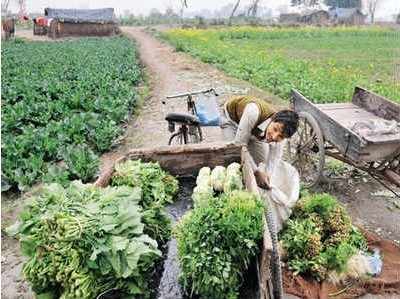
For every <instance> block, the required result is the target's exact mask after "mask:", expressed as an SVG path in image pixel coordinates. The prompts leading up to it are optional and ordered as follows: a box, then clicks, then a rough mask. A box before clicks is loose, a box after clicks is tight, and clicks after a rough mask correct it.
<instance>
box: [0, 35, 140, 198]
mask: <svg viewBox="0 0 400 299" xmlns="http://www.w3.org/2000/svg"><path fill="white" fill-rule="evenodd" d="M1 58H2V61H3V65H2V71H1V72H2V86H1V92H2V186H3V184H4V183H7V184H8V187H15V186H18V188H19V189H20V190H23V189H24V188H25V187H26V186H30V185H32V184H33V183H34V182H36V181H41V180H44V181H58V182H61V183H63V182H68V181H69V180H71V179H81V180H82V181H88V180H89V179H90V178H91V177H92V176H93V175H94V174H95V172H96V171H97V166H98V155H99V154H100V153H102V152H104V151H107V150H108V149H109V148H110V147H111V145H112V143H113V141H114V140H115V139H116V138H117V137H118V136H119V135H120V134H121V133H122V128H121V124H122V123H123V122H125V121H127V120H128V118H129V115H130V113H131V112H132V107H133V106H134V103H135V96H136V93H135V90H134V88H133V87H134V86H135V85H136V84H137V83H138V81H139V80H140V78H141V70H140V68H139V66H138V60H137V57H136V53H135V50H134V44H133V43H132V41H131V40H129V39H127V38H120V37H118V38H108V39H96V38H87V39H79V40H73V41H64V42H55V43H54V42H28V41H21V40H16V41H15V42H6V43H3V46H2V52H1ZM61 160H64V161H65V165H66V166H59V165H60V163H57V164H56V162H58V161H61Z"/></svg>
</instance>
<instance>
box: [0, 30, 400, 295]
mask: <svg viewBox="0 0 400 299" xmlns="http://www.w3.org/2000/svg"><path fill="white" fill-rule="evenodd" d="M122 31H123V33H124V34H125V35H127V36H128V37H130V38H132V39H135V40H136V41H137V43H138V49H139V54H140V59H141V61H142V63H143V65H144V66H145V73H146V75H147V77H148V78H149V79H148V82H147V83H146V84H147V85H148V86H149V89H150V95H149V96H143V99H142V102H143V103H142V105H141V107H140V109H139V112H138V113H136V115H134V116H133V118H132V120H131V121H130V122H129V123H128V124H127V129H126V134H125V138H124V139H123V140H122V141H121V142H120V144H119V145H118V146H117V147H116V148H115V149H113V150H112V151H110V152H109V153H107V154H105V155H104V156H103V157H102V167H101V168H102V169H104V168H106V167H107V166H108V165H109V164H110V163H112V162H113V161H114V160H115V159H116V158H118V157H119V156H121V155H123V154H124V153H126V152H127V151H128V150H129V149H130V148H137V147H154V146H161V145H166V144H167V142H168V138H169V135H170V133H169V132H168V128H167V123H166V121H165V120H164V117H165V114H166V113H167V112H172V111H173V112H183V111H185V102H182V101H181V100H169V101H168V102H167V103H166V105H163V104H161V100H162V99H164V98H165V96H166V95H169V94H174V93H180V92H183V91H187V90H198V89H203V88H210V87H214V88H216V90H217V92H218V93H219V94H220V97H219V101H220V103H223V102H224V100H225V99H226V98H228V97H229V96H230V95H233V94H254V95H256V96H258V97H260V98H262V99H265V100H267V101H269V102H271V103H273V104H274V105H276V106H282V107H283V106H286V105H287V103H285V102H283V101H282V100H280V99H279V98H277V97H276V96H273V95H271V94H268V93H267V92H265V91H262V90H260V89H258V88H256V87H254V86H252V85H251V84H249V83H248V82H244V81H240V80H236V79H233V78H230V77H228V76H226V75H225V74H224V73H223V72H221V71H219V70H217V69H216V68H214V67H213V66H210V65H207V64H204V63H201V62H199V61H197V60H195V59H193V58H191V57H189V56H188V55H186V54H183V53H177V52H175V51H174V50H173V49H172V48H171V47H170V46H168V45H166V44H164V43H162V42H160V41H159V40H158V39H156V38H155V37H154V36H152V35H151V34H149V33H148V32H146V30H145V29H144V28H138V27H122ZM16 35H17V36H20V37H21V36H23V37H25V38H28V39H32V40H48V39H47V38H46V37H38V36H35V37H34V36H33V35H32V31H27V30H25V31H23V32H18V31H17V33H16ZM144 94H145V93H144ZM203 133H204V135H205V141H204V142H210V141H216V140H220V139H221V138H222V135H221V132H220V130H219V129H218V128H207V129H205V130H204V131H203ZM319 190H322V191H326V192H330V193H333V194H334V195H336V196H337V197H338V198H339V200H340V201H341V202H342V203H344V204H345V205H346V206H347V209H348V211H349V212H350V214H351V215H352V217H353V220H354V221H355V222H356V223H358V224H360V225H362V226H364V227H366V228H367V229H370V230H372V231H375V232H377V233H378V234H380V235H382V236H384V237H386V238H389V239H391V240H394V241H396V242H398V243H399V240H400V226H399V225H398V223H399V222H400V209H399V206H400V201H399V199H398V198H397V199H396V198H393V197H391V194H390V193H387V192H386V191H385V189H384V188H383V187H382V186H381V185H380V184H379V183H376V182H374V181H372V180H371V179H370V178H368V177H364V176H362V175H359V174H358V173H355V172H354V170H352V169H348V168H346V169H345V171H343V173H341V178H340V179H337V180H330V181H329V182H328V183H326V184H324V185H323V186H322V187H320V188H319ZM397 192H400V190H398V189H397ZM373 194H375V195H373ZM23 204H24V199H23V197H21V196H17V195H13V194H11V195H10V194H8V195H7V194H6V195H4V194H2V206H1V219H2V237H1V240H2V244H1V249H2V257H1V273H2V288H1V296H2V298H4V299H14V298H26V299H29V298H33V294H32V292H31V291H30V289H29V286H28V285H27V283H26V282H25V281H24V279H23V278H22V275H21V273H20V271H21V268H22V263H23V261H24V259H23V257H22V256H21V254H20V251H19V246H18V242H17V241H16V240H15V239H13V238H10V237H7V236H5V234H4V231H3V229H4V228H5V227H6V226H7V225H9V224H12V223H13V222H14V221H15V220H16V219H17V215H18V213H19V211H20V210H21V208H22V206H23ZM288 298H289V297H288ZM290 298H293V297H292V296H290ZM368 298H372V297H368ZM374 298H377V297H376V296H374Z"/></svg>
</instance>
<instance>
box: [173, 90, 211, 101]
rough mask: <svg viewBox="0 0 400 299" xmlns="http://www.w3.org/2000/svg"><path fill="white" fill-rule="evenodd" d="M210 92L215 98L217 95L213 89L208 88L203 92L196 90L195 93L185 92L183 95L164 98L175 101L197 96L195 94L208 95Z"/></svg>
mask: <svg viewBox="0 0 400 299" xmlns="http://www.w3.org/2000/svg"><path fill="white" fill-rule="evenodd" d="M210 92H213V93H214V95H215V96H218V94H217V92H216V91H215V89H214V88H210V89H205V90H197V91H192V92H185V93H180V94H175V95H171V96H167V97H166V98H167V99H176V98H182V97H188V96H193V95H197V94H206V93H210Z"/></svg>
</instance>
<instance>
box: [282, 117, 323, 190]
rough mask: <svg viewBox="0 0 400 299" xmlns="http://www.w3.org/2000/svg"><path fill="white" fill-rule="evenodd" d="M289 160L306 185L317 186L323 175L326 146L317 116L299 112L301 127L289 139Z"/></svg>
mask: <svg viewBox="0 0 400 299" xmlns="http://www.w3.org/2000/svg"><path fill="white" fill-rule="evenodd" d="M287 158H288V161H289V162H290V163H291V164H292V165H293V166H294V167H296V168H297V170H298V171H299V174H300V178H301V181H302V182H303V184H304V186H305V187H307V188H309V187H312V186H315V185H316V184H317V183H318V182H320V180H321V179H322V177H323V169H324V165H325V147H324V138H323V135H322V131H321V129H320V128H319V125H318V123H317V121H316V120H315V118H314V117H313V116H311V115H310V114H309V113H307V112H299V128H298V130H297V132H296V134H295V135H293V136H292V138H290V139H289V140H288V144H287Z"/></svg>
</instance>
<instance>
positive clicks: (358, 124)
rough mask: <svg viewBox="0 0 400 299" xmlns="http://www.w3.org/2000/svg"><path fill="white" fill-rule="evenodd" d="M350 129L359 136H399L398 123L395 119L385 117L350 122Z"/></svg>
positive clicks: (399, 128) (399, 126)
mask: <svg viewBox="0 0 400 299" xmlns="http://www.w3.org/2000/svg"><path fill="white" fill-rule="evenodd" d="M350 130H352V131H353V132H355V133H356V134H357V135H359V136H360V137H368V136H377V135H399V136H400V123H398V122H396V121H395V120H391V121H390V120H385V119H370V120H361V121H360V120H358V121H354V122H351V123H350Z"/></svg>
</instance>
